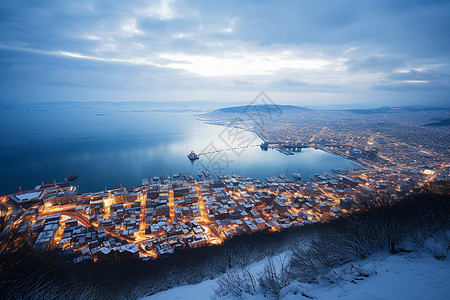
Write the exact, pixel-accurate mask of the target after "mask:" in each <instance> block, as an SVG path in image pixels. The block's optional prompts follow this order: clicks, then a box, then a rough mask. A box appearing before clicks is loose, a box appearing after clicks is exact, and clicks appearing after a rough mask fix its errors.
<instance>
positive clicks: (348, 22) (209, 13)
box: [0, 0, 450, 107]
mask: <svg viewBox="0 0 450 300" xmlns="http://www.w3.org/2000/svg"><path fill="white" fill-rule="evenodd" d="M448 28H450V1H433V0H426V1H420V0H408V1H392V0H374V1H343V0H342V1H341V0H328V1H325V0H315V1H265V0H254V1H251V0H250V1H184V0H162V1H161V0H158V1H83V0H77V1H64V0H59V1H36V0H35V1H17V0H15V1H11V0H2V1H0V104H8V105H9V104H15V103H40V102H56V101H58V102H59V101H186V100H189V101H193V100H208V101H219V102H224V103H234V102H242V103H246V102H250V101H252V100H253V98H254V97H256V96H257V95H258V94H259V92H261V91H264V92H265V93H266V94H267V95H269V97H271V99H272V100H273V101H274V102H276V103H280V104H295V105H301V106H341V105H342V106H346V105H347V106H348V105H350V106H381V105H392V106H395V105H430V106H445V107H448V106H450V104H449V103H450V101H449V96H450V65H449V64H450V34H449V31H448Z"/></svg>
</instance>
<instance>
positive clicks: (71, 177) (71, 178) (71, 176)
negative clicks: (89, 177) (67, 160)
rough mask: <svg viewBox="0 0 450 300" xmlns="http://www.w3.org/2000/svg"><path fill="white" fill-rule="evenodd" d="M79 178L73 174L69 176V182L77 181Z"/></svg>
mask: <svg viewBox="0 0 450 300" xmlns="http://www.w3.org/2000/svg"><path fill="white" fill-rule="evenodd" d="M77 178H78V175H77V174H72V175H70V176H69V181H72V180H75V179H77Z"/></svg>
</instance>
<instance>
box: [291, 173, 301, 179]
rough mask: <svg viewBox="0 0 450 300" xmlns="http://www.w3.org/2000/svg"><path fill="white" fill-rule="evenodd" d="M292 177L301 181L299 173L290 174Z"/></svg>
mask: <svg viewBox="0 0 450 300" xmlns="http://www.w3.org/2000/svg"><path fill="white" fill-rule="evenodd" d="M292 176H293V177H294V178H295V179H297V180H301V179H302V174H300V173H292Z"/></svg>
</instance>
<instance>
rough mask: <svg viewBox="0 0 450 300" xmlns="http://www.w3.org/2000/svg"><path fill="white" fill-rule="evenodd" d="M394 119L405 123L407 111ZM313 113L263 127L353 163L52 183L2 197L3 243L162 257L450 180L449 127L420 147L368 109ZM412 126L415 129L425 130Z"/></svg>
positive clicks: (83, 253) (287, 145) (95, 255)
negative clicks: (261, 174) (262, 174)
mask: <svg viewBox="0 0 450 300" xmlns="http://www.w3.org/2000/svg"><path fill="white" fill-rule="evenodd" d="M288 113H289V112H288ZM445 113H446V112H445ZM321 114H322V113H321ZM323 114H326V113H323ZM408 115H411V114H410V113H408ZM283 117H284V118H285V117H286V113H285V115H283ZM243 118H245V116H243ZM314 118H316V117H314ZM357 118H360V116H359V115H358V116H357ZM390 118H391V119H392V120H391V122H394V121H393V120H394V119H395V120H399V121H398V122H403V121H402V120H403V119H402V118H403V116H401V117H398V116H397V115H396V116H395V118H394V117H390ZM304 119H305V116H304V115H302V117H301V118H298V117H297V116H289V120H291V122H290V123H289V124H287V123H285V124H282V125H280V124H279V123H280V120H277V119H270V118H268V116H267V115H266V116H265V119H264V120H265V123H264V124H263V125H262V126H260V127H257V128H254V130H255V131H256V130H261V131H262V130H263V131H265V132H266V134H267V135H270V136H271V137H272V136H273V137H274V138H271V139H270V141H272V143H273V141H279V144H275V146H276V147H275V148H276V149H277V150H279V149H280V148H281V149H282V150H283V151H284V152H281V153H280V155H282V153H284V154H288V155H289V154H293V153H291V152H290V150H288V149H293V147H294V146H295V143H296V142H295V141H300V140H303V141H305V140H306V141H307V142H305V143H303V144H302V147H314V148H316V149H321V150H323V151H327V152H330V153H333V154H334V155H339V156H342V157H345V158H346V159H350V160H352V161H353V168H352V169H347V170H344V169H333V170H332V174H331V173H327V172H325V173H323V174H315V175H312V176H310V178H306V180H305V178H303V180H304V181H301V179H302V178H301V174H299V173H295V174H294V176H295V178H289V177H288V176H286V174H279V175H276V174H274V177H267V178H265V180H260V179H255V178H243V177H241V176H238V175H220V174H217V175H211V173H210V172H209V171H207V170H205V171H203V172H198V174H182V175H180V174H174V176H172V177H171V176H169V175H166V176H161V177H158V176H155V177H152V178H144V179H143V180H142V185H141V186H139V187H134V188H128V189H127V188H125V187H118V188H115V189H109V190H106V189H105V190H104V191H99V192H92V193H78V192H77V188H78V187H77V186H75V185H71V183H70V181H64V182H60V183H57V182H56V181H55V182H54V183H53V184H44V183H42V184H41V185H38V186H36V188H35V189H34V190H30V191H20V192H19V193H15V194H12V195H6V196H3V197H2V215H4V216H5V223H4V227H3V228H4V229H3V233H4V234H5V233H6V234H7V236H10V239H7V240H3V241H2V247H3V249H2V251H4V250H7V249H9V248H10V247H14V245H17V243H28V244H30V245H32V246H33V248H35V249H37V250H40V251H46V250H57V251H61V252H62V253H64V254H66V255H67V257H70V259H71V260H72V261H73V262H75V263H78V262H81V261H84V260H93V261H99V260H116V261H123V260H127V259H132V258H136V259H137V258H141V259H143V260H148V259H156V258H158V257H160V256H164V255H170V254H172V253H174V251H177V250H179V249H186V248H196V247H202V246H207V245H218V244H221V243H223V242H224V241H225V240H227V239H231V238H233V236H236V235H241V234H251V233H255V232H271V231H272V232H273V231H279V230H282V229H284V228H289V227H292V226H302V225H304V224H309V223H313V222H325V221H329V220H331V219H333V218H337V217H341V216H345V215H346V214H349V213H352V212H354V211H360V210H364V209H365V208H366V207H369V206H370V205H373V204H374V202H377V201H379V202H380V203H382V204H384V205H387V204H389V203H390V202H393V201H395V199H398V198H400V197H402V196H405V195H409V194H411V193H413V192H415V191H419V190H420V187H421V186H422V185H424V184H425V183H427V182H431V181H434V180H446V179H447V178H448V175H449V170H450V162H449V161H448V158H449V156H448V147H446V146H445V145H446V143H439V141H443V139H445V138H447V139H448V135H447V133H448V131H447V130H446V129H440V128H434V127H432V128H430V129H428V130H429V131H430V132H431V133H432V134H427V140H426V141H423V142H422V143H421V144H419V145H417V143H416V141H417V140H414V141H415V143H413V144H412V145H411V144H409V143H410V142H411V141H413V140H408V139H403V140H402V138H403V137H404V135H403V134H402V136H392V135H393V133H394V132H397V131H394V132H391V131H389V132H386V128H390V126H381V127H376V126H370V125H371V124H370V122H369V121H370V119H369V121H367V120H368V118H367V116H366V115H364V119H365V122H367V124H368V125H367V128H364V127H362V126H361V124H358V123H357V120H355V119H353V120H352V121H347V123H346V124H345V123H342V124H341V123H340V122H341V121H339V120H338V118H337V117H335V119H334V121H333V119H332V118H330V117H327V118H324V117H323V116H322V119H321V121H320V122H319V120H318V121H317V124H319V123H320V124H321V127H322V126H324V121H323V120H325V119H326V120H327V121H326V123H325V125H327V126H325V127H322V129H320V128H319V127H317V129H316V127H315V126H318V125H315V124H314V122H310V120H307V121H308V124H309V125H308V126H305V124H304V122H305V120H304ZM409 119H410V118H409ZM216 121H217V120H216ZM243 123H245V122H243ZM276 124H278V125H276ZM411 124H413V123H411ZM411 124H410V125H409V126H410V127H411V128H412V129H411V130H409V131H410V133H409V134H408V135H406V136H408V137H411V135H412V134H411V133H413V132H414V130H416V131H417V132H418V135H419V132H421V130H422V131H423V130H424V129H423V126H421V128H418V129H416V128H415V127H417V126H416V125H414V124H413V125H411ZM295 126H301V130H296V129H295ZM342 126H345V127H346V128H347V130H342ZM352 126H353V127H352ZM369 127H370V130H369ZM354 131H356V132H354ZM402 132H404V131H402ZM238 134H239V131H238ZM308 136H309V137H311V138H310V139H307V137H308ZM282 137H287V138H285V139H284V140H282ZM427 142H428V143H427ZM266 143H267V142H266ZM263 144H264V143H263ZM263 144H261V148H262V149H263V150H266V151H267V149H264V145H263ZM277 145H278V146H277ZM280 145H281V146H280ZM283 147H284V148H283ZM294 148H295V147H294ZM300 150H301V149H300ZM270 151H273V150H270ZM293 151H294V150H293ZM205 155H206V156H205ZM207 155H212V154H203V156H201V158H200V161H202V159H203V160H206V158H207ZM222 155H223V154H222ZM197 157H198V156H197ZM212 171H214V170H212Z"/></svg>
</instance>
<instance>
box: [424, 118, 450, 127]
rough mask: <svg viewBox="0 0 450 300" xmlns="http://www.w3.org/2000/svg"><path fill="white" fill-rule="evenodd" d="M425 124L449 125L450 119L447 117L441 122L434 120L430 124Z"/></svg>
mask: <svg viewBox="0 0 450 300" xmlns="http://www.w3.org/2000/svg"><path fill="white" fill-rule="evenodd" d="M425 125H427V126H449V125H450V119H445V120H442V121H440V122H434V123H429V124H425Z"/></svg>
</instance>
